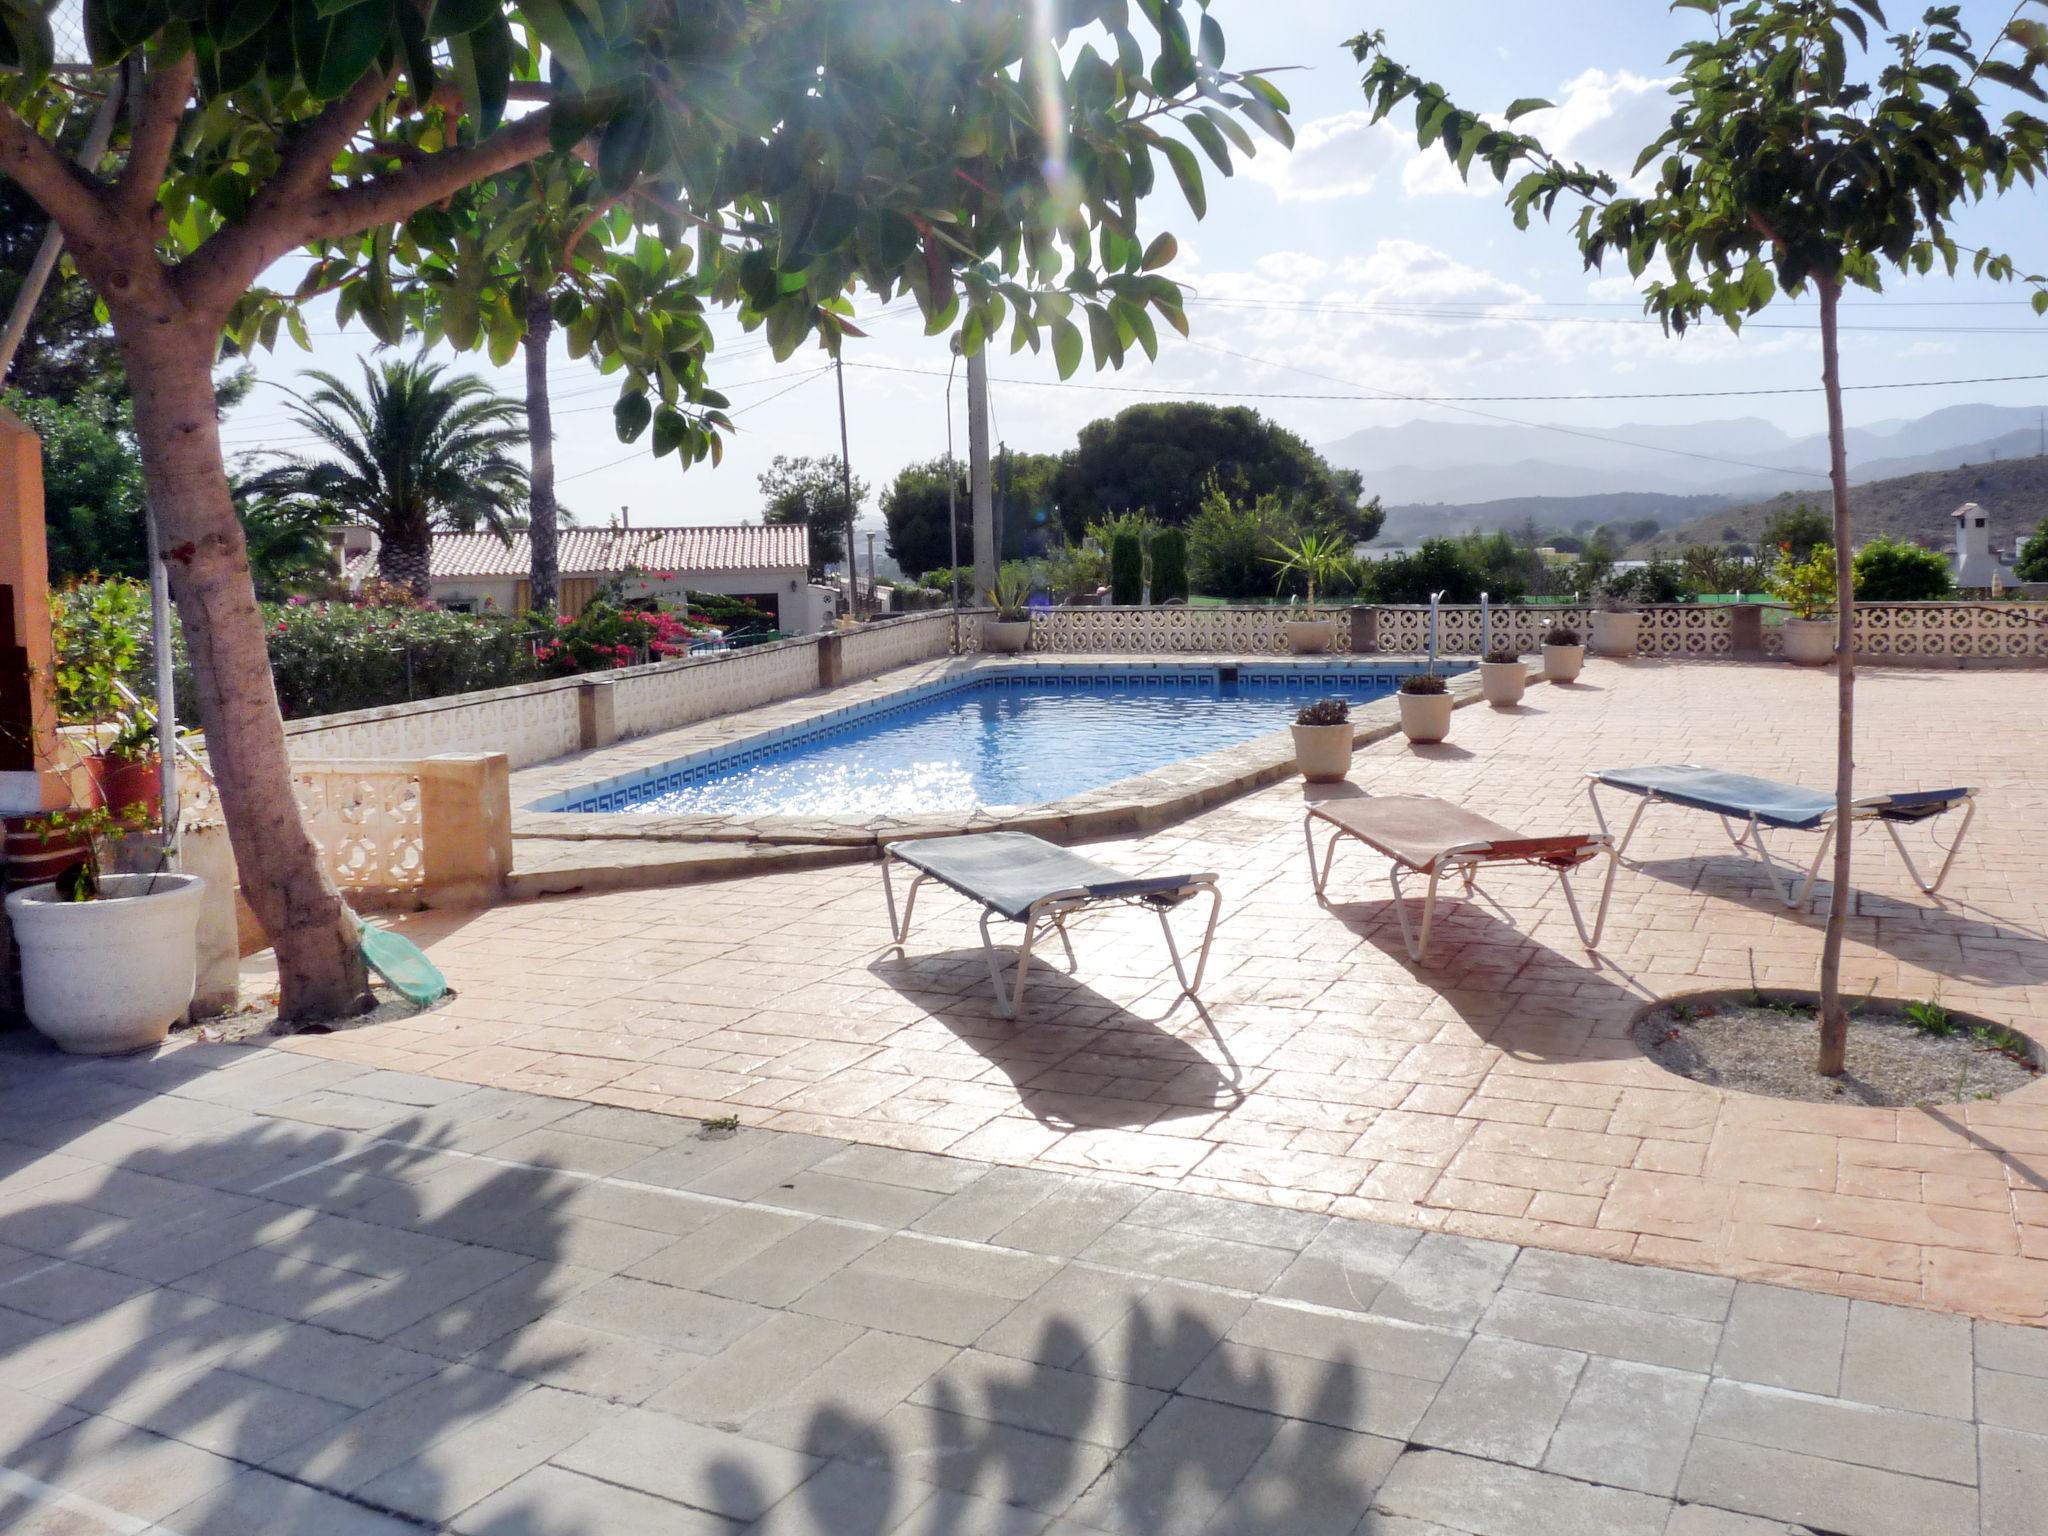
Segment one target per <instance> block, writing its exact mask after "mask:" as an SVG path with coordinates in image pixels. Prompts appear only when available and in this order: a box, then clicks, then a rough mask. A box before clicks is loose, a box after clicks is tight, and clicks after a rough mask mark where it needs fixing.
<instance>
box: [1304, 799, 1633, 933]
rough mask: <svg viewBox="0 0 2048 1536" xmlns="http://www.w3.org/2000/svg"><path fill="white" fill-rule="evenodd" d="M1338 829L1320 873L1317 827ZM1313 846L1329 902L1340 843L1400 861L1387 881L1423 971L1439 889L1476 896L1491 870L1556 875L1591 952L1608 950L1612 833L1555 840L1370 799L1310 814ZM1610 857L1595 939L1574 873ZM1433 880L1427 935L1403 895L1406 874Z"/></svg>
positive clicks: (1439, 804)
mask: <svg viewBox="0 0 2048 1536" xmlns="http://www.w3.org/2000/svg"><path fill="white" fill-rule="evenodd" d="M1319 821H1320V822H1326V823H1327V824H1328V825H1329V826H1330V827H1331V828H1332V831H1331V833H1330V841H1329V845H1328V847H1327V848H1325V850H1324V852H1323V860H1322V867H1321V869H1320V870H1318V869H1317V866H1316V823H1317V822H1319ZM1302 832H1303V835H1304V836H1306V837H1307V839H1308V864H1309V873H1310V874H1311V875H1312V876H1314V878H1315V885H1316V897H1317V899H1318V900H1327V899H1328V898H1327V897H1325V896H1324V890H1325V888H1326V887H1327V886H1328V884H1329V880H1330V864H1331V861H1332V860H1334V859H1335V858H1336V856H1337V842H1338V839H1340V838H1344V837H1355V838H1357V839H1358V841H1360V842H1361V843H1364V844H1365V845H1366V846H1367V847H1368V848H1371V849H1372V850H1373V851H1374V852H1375V853H1378V854H1381V855H1383V856H1384V857H1385V858H1387V859H1389V860H1390V861H1391V862H1392V868H1390V869H1389V870H1388V871H1387V882H1388V884H1390V885H1391V886H1392V887H1393V889H1394V914H1395V916H1397V917H1398V918H1400V920H1401V937H1402V939H1403V940H1404V941H1405V942H1406V943H1407V945H1408V956H1409V958H1410V959H1411V960H1414V961H1415V962H1416V963H1417V964H1420V963H1421V962H1422V959H1423V957H1424V956H1425V955H1427V954H1428V953H1429V936H1430V929H1431V927H1432V926H1433V925H1434V924H1435V922H1436V898H1437V884H1438V882H1439V881H1440V880H1442V879H1443V877H1444V876H1445V875H1456V876H1458V877H1460V878H1461V879H1462V880H1463V881H1464V882H1465V891H1466V893H1467V894H1468V895H1469V894H1470V893H1471V892H1472V890H1473V888H1474V886H1475V885H1476V884H1477V882H1478V875H1479V871H1480V870H1481V869H1483V868H1485V867H1486V866H1487V865H1490V864H1533V865H1537V866H1539V867H1541V868H1544V869H1548V870H1551V871H1554V872H1555V873H1556V875H1557V883H1558V884H1559V886H1561V887H1562V888H1563V890H1564V899H1565V905H1566V906H1567V907H1569V908H1570V909H1571V914H1572V923H1573V925H1574V926H1575V927H1576V928H1577V929H1578V930H1579V938H1580V939H1581V940H1583V941H1584V943H1585V946H1586V948H1587V949H1596V948H1598V947H1599V944H1600V931H1601V929H1602V928H1604V927H1606V925H1607V901H1608V898H1609V897H1610V896H1611V895H1613V893H1614V845H1613V840H1612V839H1611V838H1609V837H1607V836H1606V835H1605V834H1604V833H1591V832H1567V833H1561V834H1559V835H1557V836H1554V837H1527V836H1524V835H1523V834H1522V833H1520V832H1517V831H1515V830H1514V829H1513V828H1512V827H1504V826H1502V825H1501V824H1500V823H1499V822H1497V821H1489V820H1487V819H1486V818H1485V817H1484V816H1480V815H1476V814H1475V813H1473V812H1471V811H1468V810H1466V809H1464V808H1463V807H1462V806H1456V805H1453V804H1451V802H1450V801H1448V800H1439V799H1436V798H1435V797H1434V796H1431V795H1369V796H1362V797H1359V798H1356V799H1347V800H1330V801H1325V802H1323V803H1322V804H1320V805H1315V806H1311V807H1310V808H1309V813H1308V818H1307V820H1305V821H1304V822H1303V823H1302ZM1602 854H1605V855H1607V878H1606V879H1605V880H1604V881H1603V882H1602V883H1601V886H1600V910H1599V912H1598V913H1597V914H1596V915H1595V916H1594V918H1593V929H1592V932H1591V933H1588V932H1587V931H1586V922H1585V919H1584V918H1583V917H1582V916H1581V915H1580V913H1579V902H1578V897H1577V896H1575V895H1574V894H1573V892H1572V882H1571V873H1572V871H1573V870H1575V869H1577V868H1578V867H1579V866H1580V865H1581V864H1584V863H1586V862H1587V861H1589V860H1591V859H1596V858H1598V857H1600V855H1602ZM1411 874H1413V875H1426V876H1428V877H1429V889H1428V892H1427V894H1425V896H1424V897H1423V901H1422V932H1421V933H1420V934H1419V935H1418V934H1416V933H1415V932H1414V931H1413V930H1412V929H1411V928H1410V927H1409V925H1408V903H1407V900H1406V895H1405V893H1404V892H1403V891H1402V889H1401V880H1402V878H1403V876H1405V875H1411Z"/></svg>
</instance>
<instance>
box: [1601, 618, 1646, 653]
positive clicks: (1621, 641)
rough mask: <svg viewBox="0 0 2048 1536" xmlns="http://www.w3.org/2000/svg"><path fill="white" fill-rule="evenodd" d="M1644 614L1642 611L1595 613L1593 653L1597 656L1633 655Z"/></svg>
mask: <svg viewBox="0 0 2048 1536" xmlns="http://www.w3.org/2000/svg"><path fill="white" fill-rule="evenodd" d="M1642 628H1643V616H1642V615H1641V614H1640V613H1596V614H1594V615H1593V654H1594V655H1595V656H1633V655H1635V653H1636V640H1637V638H1638V637H1639V636H1640V635H1641V633H1642Z"/></svg>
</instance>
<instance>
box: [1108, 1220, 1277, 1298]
mask: <svg viewBox="0 0 2048 1536" xmlns="http://www.w3.org/2000/svg"><path fill="white" fill-rule="evenodd" d="M1080 1257H1081V1262H1083V1263H1084V1264H1104V1265H1108V1266H1110V1267H1112V1268H1115V1269H1129V1270H1136V1271H1137V1272H1138V1273H1140V1274H1146V1275H1158V1276H1161V1277H1162V1278H1166V1279H1172V1280H1192V1281H1194V1282H1196V1283H1197V1284H1200V1285H1222V1286H1229V1287H1231V1288H1233V1289H1236V1290H1242V1291H1251V1292H1254V1293H1256V1292H1261V1291H1264V1290H1265V1289H1266V1287H1267V1286H1269V1285H1271V1284H1272V1283H1273V1281H1274V1280H1276V1279H1278V1278H1279V1276H1280V1274H1281V1272H1282V1271H1283V1270H1285V1269H1286V1268H1287V1266H1288V1265H1289V1264H1291V1263H1293V1262H1294V1252H1293V1250H1292V1249H1288V1248H1268V1247H1266V1246H1264V1245H1262V1244H1258V1243H1238V1242H1232V1241H1230V1240H1229V1239H1228V1238H1219V1237H1202V1236H1197V1235H1193V1234H1190V1233H1185V1232H1174V1231H1169V1230H1167V1229H1165V1228H1163V1227H1145V1226H1137V1225H1134V1224H1132V1223H1130V1222H1128V1221H1125V1222H1119V1223H1117V1225H1115V1226H1113V1227H1111V1228H1110V1229H1109V1230H1108V1231H1107V1232H1105V1233H1103V1234H1102V1236H1100V1237H1098V1238H1097V1239H1096V1240H1095V1241H1094V1242H1092V1243H1090V1244H1089V1245H1088V1246H1087V1247H1086V1248H1085V1249H1083V1250H1082V1252H1081V1255H1080Z"/></svg>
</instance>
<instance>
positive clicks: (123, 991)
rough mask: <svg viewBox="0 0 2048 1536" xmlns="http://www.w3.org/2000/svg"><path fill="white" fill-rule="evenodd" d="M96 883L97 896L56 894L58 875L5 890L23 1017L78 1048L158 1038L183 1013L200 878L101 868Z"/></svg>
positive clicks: (202, 886)
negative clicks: (80, 898)
mask: <svg viewBox="0 0 2048 1536" xmlns="http://www.w3.org/2000/svg"><path fill="white" fill-rule="evenodd" d="M100 889H101V890H102V891H103V892H106V893H107V894H105V895H104V896H102V897H101V898H100V899H99V900H98V901H60V900H59V899H58V897H57V888H56V886H54V885H31V886H29V887H27V888H26V889H25V890H19V891H16V892H14V894H13V895H11V896H9V897H8V898H7V916H8V918H9V920H10V921H11V922H12V923H13V924H14V942H15V945H16V947H17V948H18V949H19V950H20V951H21V994H22V1003H23V1006H24V1007H25V1008H26V1010H27V1012H28V1020H29V1022H30V1023H31V1024H33V1025H35V1027H36V1028H37V1029H39V1030H41V1031H42V1032H43V1033H44V1034H45V1035H47V1036H49V1038H50V1039H51V1040H52V1041H53V1042H55V1043H56V1044H57V1045H58V1046H60V1047H61V1048H62V1049H64V1050H67V1051H75V1052H77V1053H78V1054H80V1055H83V1056H106V1055H112V1054H114V1053H116V1052H120V1051H139V1050H142V1049H143V1048H145V1047H147V1046H152V1045H155V1044H157V1043H158V1042H160V1041H161V1040H162V1039H163V1038H164V1036H165V1035H166V1034H168V1033H169V1032H170V1028H171V1025H172V1024H174V1023H176V1022H177V1021H178V1019H179V1018H181V1017H182V1016H183V1015H184V1012H185V1010H186V1008H188V1007H189V1006H190V1005H191V1002H192V986H193V965H194V955H195V954H196V952H197V947H198V929H199V909H200V904H201V901H202V900H203V898H204V897H205V894H206V882H205V881H204V880H202V879H200V877H199V876H197V875H172V874H163V875H103V876H101V877H100ZM145 893H146V894H145Z"/></svg>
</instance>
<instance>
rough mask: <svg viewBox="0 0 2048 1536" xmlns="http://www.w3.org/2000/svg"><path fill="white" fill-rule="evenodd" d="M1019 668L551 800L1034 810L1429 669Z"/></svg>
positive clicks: (587, 804) (822, 810)
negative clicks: (1317, 704) (1324, 701)
mask: <svg viewBox="0 0 2048 1536" xmlns="http://www.w3.org/2000/svg"><path fill="white" fill-rule="evenodd" d="M1227 670H1229V671H1232V672H1234V674H1235V675H1234V676H1226V675H1225V671H1226V669H1221V668H1218V667H1214V666H1193V665H1189V666H1150V667H1142V668H1139V667H1131V668H1115V667H1100V666H1096V667H1079V666H1076V667H1020V668H1015V669H1006V670H1005V671H1004V672H1002V673H1001V674H999V675H996V676H982V677H975V678H963V679H953V680H947V681H944V682H940V683H935V684H927V685H925V686H923V687H921V688H917V689H912V690H909V691H907V692H905V693H902V694H893V695H890V696H889V697H888V698H886V699H881V700H876V701H874V702H873V703H871V704H867V705H856V706H853V707H852V708H850V709H847V710H844V711H840V712H838V713H837V714H836V715H835V716H833V717H831V718H828V719H826V720H824V721H812V722H807V723H806V724H805V725H803V726H800V727H795V728H790V729H785V730H782V731H778V732H775V733H772V734H771V735H769V736H767V737H763V738H755V739H754V740H752V741H750V742H749V743H748V744H746V745H744V746H734V747H725V748H716V749H711V750H708V751H705V752H700V753H697V754H694V755H692V756H691V757H687V758H680V759H677V760H676V761H674V762H670V763H664V764H662V765H661V766H659V767H657V768H653V769H649V770H646V771H644V772H642V773H639V774H636V775H634V776H632V777H631V778H627V779H621V780H612V781H608V782H606V783H603V784H593V785H589V786H587V787H585V788H583V789H578V790H572V791H570V792H568V793H566V794H562V795H557V796H554V797H553V798H552V799H551V800H547V801H542V802H541V803H540V804H539V805H538V806H536V807H535V809H538V810H559V811H629V812H637V813H640V814H643V815H649V814H652V815H670V816H674V815H729V816H858V817H863V818H864V817H869V816H884V815H914V814H919V813H923V812H929V811H962V810H974V809H977V808H979V807H984V806H1012V805H1035V804H1039V803H1041V802H1044V801H1048V800H1059V799H1062V798H1064V797H1066V796H1068V795H1073V794H1078V793H1080V792H1081V791H1083V790H1087V789H1093V788H1095V787H1097V786H1099V785H1103V784H1109V783H1113V782H1115V781H1116V780H1118V779H1124V778H1129V777H1130V776H1131V775H1133V774H1140V773H1146V772H1149V771H1151V770H1152V769H1155V768H1160V767H1163V766H1164V765H1166V764H1167V763H1171V762H1175V761H1178V760H1179V759H1181V758H1185V757H1194V756H1197V755H1199V754H1201V753H1204V752H1213V751H1215V750H1217V749H1218V748H1220V747H1228V746H1234V745H1236V744H1237V743H1239V742H1244V741H1250V740H1252V739H1253V738H1255V737H1258V736H1264V735H1267V734H1269V733H1271V732H1274V731H1278V730H1281V729H1284V728H1285V727H1286V726H1287V725H1288V724H1289V723H1290V722H1291V721H1292V719H1293V717H1294V712H1295V711H1296V710H1297V709H1299V708H1300V707H1301V705H1302V704H1304V703H1306V702H1307V701H1308V700H1310V699H1318V698H1326V697H1329V696H1330V695H1333V694H1336V695H1341V696H1342V697H1344V698H1347V699H1350V700H1352V701H1353V702H1354V703H1363V702H1366V701H1368V700H1371V699H1377V698H1383V697H1385V696H1386V695H1387V694H1389V693H1392V692H1393V691H1394V690H1395V688H1397V687H1398V686H1399V685H1400V680H1401V678H1402V677H1403V676H1404V675H1406V674H1407V673H1408V672H1412V671H1417V670H1420V669H1419V667H1413V666H1410V667H1401V666H1395V667H1387V666H1378V667H1372V668H1349V667H1332V666H1329V665H1327V664H1316V665H1303V664H1298V663H1297V664H1293V665H1289V664H1286V663H1261V664H1246V665H1243V666H1240V667H1237V668H1234V669H1227Z"/></svg>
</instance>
